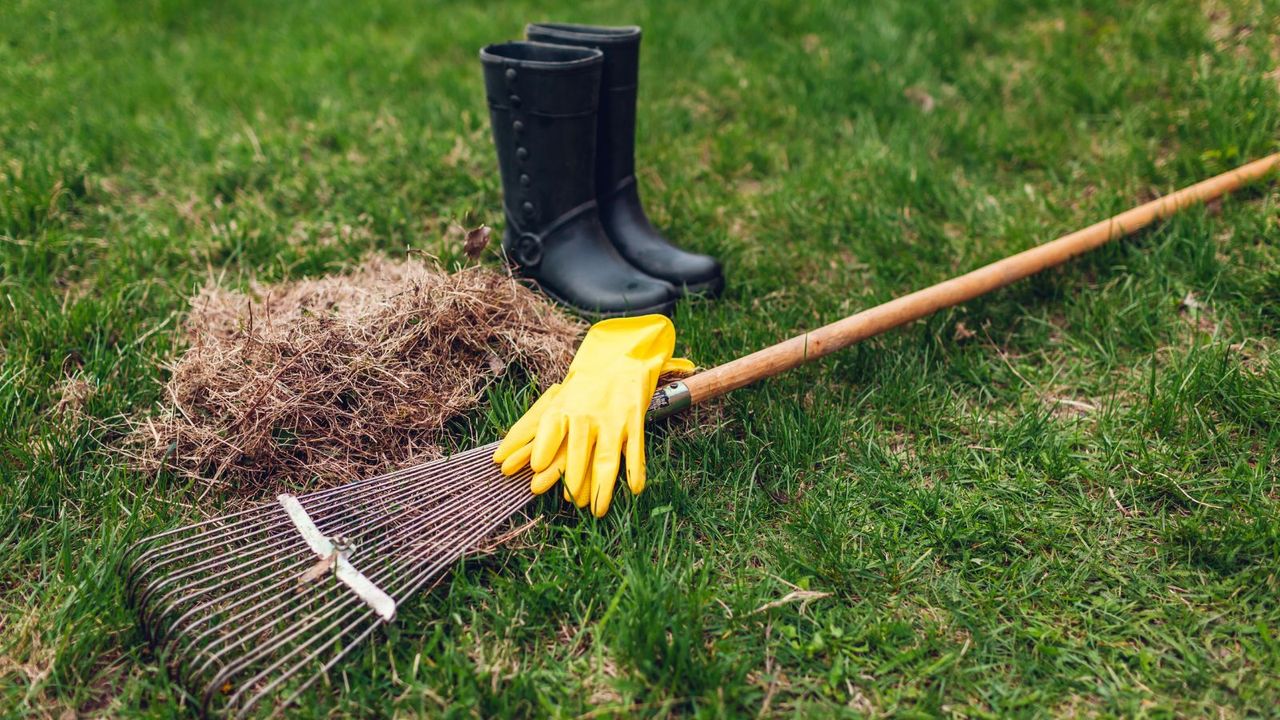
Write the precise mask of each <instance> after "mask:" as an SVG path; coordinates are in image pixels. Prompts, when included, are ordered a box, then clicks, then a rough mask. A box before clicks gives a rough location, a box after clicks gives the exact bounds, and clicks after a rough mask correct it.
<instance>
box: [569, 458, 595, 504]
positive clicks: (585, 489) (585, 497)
mask: <svg viewBox="0 0 1280 720" xmlns="http://www.w3.org/2000/svg"><path fill="white" fill-rule="evenodd" d="M595 485H596V479H595V478H594V477H592V472H591V465H590V464H588V465H587V476H586V478H585V479H584V480H583V481H582V492H581V494H579V495H578V496H577V497H575V498H574V499H573V504H574V505H575V506H576V507H578V508H584V507H586V506H587V505H590V504H591V492H592V490H591V489H592V488H594V487H595Z"/></svg>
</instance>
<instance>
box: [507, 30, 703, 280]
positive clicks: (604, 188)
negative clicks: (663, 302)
mask: <svg viewBox="0 0 1280 720" xmlns="http://www.w3.org/2000/svg"><path fill="white" fill-rule="evenodd" d="M525 34H526V35H527V36H528V38H529V39H530V40H535V41H539V42H548V43H556V44H559V45H573V46H577V47H587V48H596V49H599V50H600V51H601V52H603V53H604V75H603V78H602V84H601V85H602V86H601V91H600V115H599V131H598V137H597V140H596V147H597V150H596V155H597V157H596V195H597V197H598V198H599V200H600V220H601V222H603V223H604V229H605V231H606V232H608V233H609V237H610V239H612V240H613V243H614V245H616V246H617V248H618V250H619V252H621V253H622V256H623V257H625V258H626V259H627V260H628V261H630V262H631V264H633V265H635V266H636V267H638V268H640V269H641V270H643V271H645V272H646V273H648V274H650V275H653V276H654V277H659V278H662V279H663V280H666V281H668V282H670V283H671V284H672V285H675V286H676V287H677V288H679V289H681V290H683V291H687V292H692V293H702V294H708V295H716V294H718V293H719V292H720V291H721V290H722V289H724V274H723V272H722V271H721V269H720V263H718V262H716V260H715V258H712V257H708V256H706V255H698V254H696V253H691V252H686V251H685V250H681V249H680V248H678V247H676V246H674V245H672V244H671V243H670V242H669V241H668V240H667V239H666V238H665V237H663V236H662V234H661V233H659V232H658V231H657V230H655V229H654V227H653V225H652V224H651V223H650V222H649V218H648V216H646V215H645V213H644V207H643V206H642V205H641V204H640V193H639V190H638V189H637V188H636V176H635V139H636V137H635V136H636V89H637V84H638V80H639V76H640V74H639V70H640V28H638V27H634V26H632V27H600V26H595V25H572V24H564V23H534V24H532V25H529V26H528V27H527V28H526V29H525Z"/></svg>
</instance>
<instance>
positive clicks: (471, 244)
mask: <svg viewBox="0 0 1280 720" xmlns="http://www.w3.org/2000/svg"><path fill="white" fill-rule="evenodd" d="M492 233H493V231H492V230H491V229H489V226H488V225H481V226H480V227H478V228H474V229H472V230H468V231H467V237H466V239H465V240H463V241H462V252H464V253H466V254H467V257H468V258H470V259H472V260H475V259H477V258H479V257H480V253H483V252H484V249H485V248H487V247H489V236H490V235H491V234H492Z"/></svg>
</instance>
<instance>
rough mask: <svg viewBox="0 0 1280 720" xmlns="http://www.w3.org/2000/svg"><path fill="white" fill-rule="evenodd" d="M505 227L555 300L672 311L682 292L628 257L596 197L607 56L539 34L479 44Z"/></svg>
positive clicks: (593, 309) (617, 311)
mask: <svg viewBox="0 0 1280 720" xmlns="http://www.w3.org/2000/svg"><path fill="white" fill-rule="evenodd" d="M480 62H481V65H482V66H483V68H484V85H485V94H486V95H487V96H488V101H489V120H490V123H491V124H492V126H493V140H494V143H495V144H496V145H497V149H498V170H499V172H500V174H501V176H502V195H503V206H504V209H505V212H506V220H507V226H506V231H505V233H504V235H503V240H502V246H503V249H504V250H505V251H506V253H507V257H508V258H510V259H512V260H514V261H515V262H516V264H517V265H519V266H520V268H521V270H522V272H523V274H524V275H526V276H528V277H530V278H532V279H533V280H534V281H535V282H537V284H538V286H539V287H540V288H541V289H542V290H543V291H544V292H545V293H546V294H548V295H550V296H551V297H552V298H553V299H555V300H557V301H558V302H560V303H562V304H565V305H569V306H571V307H574V308H577V309H579V310H581V311H583V312H584V313H586V314H588V315H591V316H595V317H614V316H620V315H645V314H648V313H663V314H667V315H669V314H671V311H672V309H673V308H674V306H675V301H676V299H677V298H678V297H679V293H678V292H677V291H676V289H675V288H674V287H673V286H672V285H670V284H669V283H667V282H665V281H663V280H659V279H657V278H654V277H651V276H649V275H646V274H644V273H643V272H641V271H640V270H638V269H636V268H635V267H634V266H633V265H631V264H630V263H628V262H627V261H626V260H624V259H623V257H622V255H620V254H619V253H618V250H617V249H616V248H615V247H614V245H613V243H612V242H610V240H609V236H608V235H606V234H605V230H604V227H603V226H602V225H601V223H600V214H599V209H598V206H597V204H596V191H595V182H594V178H595V175H594V169H595V161H596V155H595V152H596V110H597V106H598V104H599V89H600V71H601V68H602V66H603V62H604V59H603V55H602V54H601V53H600V52H599V51H598V50H592V49H590V48H579V47H565V46H559V45H548V44H545V43H534V42H510V43H502V44H498V45H489V46H487V47H485V48H484V49H482V50H481V51H480Z"/></svg>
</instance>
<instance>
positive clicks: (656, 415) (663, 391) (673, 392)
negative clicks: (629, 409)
mask: <svg viewBox="0 0 1280 720" xmlns="http://www.w3.org/2000/svg"><path fill="white" fill-rule="evenodd" d="M690 404H691V400H690V396H689V386H688V385H685V384H684V381H683V380H672V381H671V382H669V383H665V384H664V385H662V386H661V387H659V388H658V389H657V390H655V391H654V392H653V399H652V400H650V401H649V412H647V413H646V414H645V420H648V421H649V422H654V421H655V420H662V419H663V418H668V417H671V416H672V415H675V414H676V413H679V412H683V411H685V410H687V409H688V408H689V405H690Z"/></svg>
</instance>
